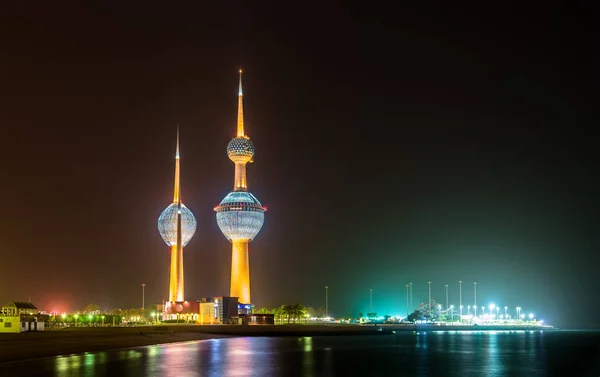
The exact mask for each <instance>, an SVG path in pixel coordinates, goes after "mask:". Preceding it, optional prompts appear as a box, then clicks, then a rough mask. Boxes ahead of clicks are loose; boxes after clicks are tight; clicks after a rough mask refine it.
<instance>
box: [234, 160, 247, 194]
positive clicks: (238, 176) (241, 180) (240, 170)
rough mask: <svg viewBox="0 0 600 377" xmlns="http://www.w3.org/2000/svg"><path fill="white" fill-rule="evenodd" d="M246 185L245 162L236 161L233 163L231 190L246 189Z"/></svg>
mask: <svg viewBox="0 0 600 377" xmlns="http://www.w3.org/2000/svg"><path fill="white" fill-rule="evenodd" d="M247 190H248V185H247V184H246V163H245V162H236V163H235V175H234V178H233V191H247Z"/></svg>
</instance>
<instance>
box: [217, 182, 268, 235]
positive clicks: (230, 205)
mask: <svg viewBox="0 0 600 377" xmlns="http://www.w3.org/2000/svg"><path fill="white" fill-rule="evenodd" d="M215 211H216V212H217V224H218V225H219V228H220V229H221V232H223V234H224V235H225V237H226V238H227V239H228V240H230V241H231V240H241V239H247V240H250V241H252V240H253V239H254V237H256V235H257V234H258V232H260V229H261V228H262V226H263V223H264V221H265V207H263V206H262V204H260V202H259V201H258V199H256V197H254V195H252V194H251V193H249V192H246V191H233V192H230V193H229V194H227V196H226V197H225V199H223V201H221V204H219V206H218V207H217V208H215Z"/></svg>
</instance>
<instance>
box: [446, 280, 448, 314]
mask: <svg viewBox="0 0 600 377" xmlns="http://www.w3.org/2000/svg"><path fill="white" fill-rule="evenodd" d="M446 309H448V284H446Z"/></svg>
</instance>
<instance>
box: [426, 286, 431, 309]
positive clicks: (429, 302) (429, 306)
mask: <svg viewBox="0 0 600 377" xmlns="http://www.w3.org/2000/svg"><path fill="white" fill-rule="evenodd" d="M427 284H428V285H429V301H428V302H427V309H429V311H430V312H431V282H430V281H429V282H427Z"/></svg>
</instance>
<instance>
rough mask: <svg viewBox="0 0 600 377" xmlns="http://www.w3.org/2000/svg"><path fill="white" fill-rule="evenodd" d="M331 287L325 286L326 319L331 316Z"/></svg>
mask: <svg viewBox="0 0 600 377" xmlns="http://www.w3.org/2000/svg"><path fill="white" fill-rule="evenodd" d="M328 290H329V287H328V286H325V319H327V318H329V292H328Z"/></svg>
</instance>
